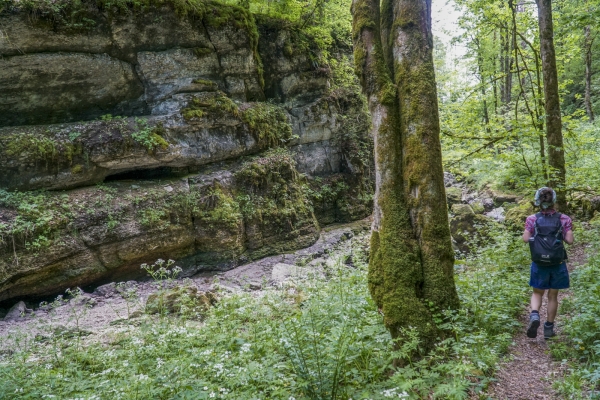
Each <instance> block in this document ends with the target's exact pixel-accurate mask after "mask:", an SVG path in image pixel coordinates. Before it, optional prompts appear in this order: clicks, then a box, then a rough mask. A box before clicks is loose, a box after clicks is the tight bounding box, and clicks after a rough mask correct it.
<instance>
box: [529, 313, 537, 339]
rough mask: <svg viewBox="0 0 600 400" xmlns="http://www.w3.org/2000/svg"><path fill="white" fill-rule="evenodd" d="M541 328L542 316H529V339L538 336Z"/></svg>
mask: <svg viewBox="0 0 600 400" xmlns="http://www.w3.org/2000/svg"><path fill="white" fill-rule="evenodd" d="M539 327H540V314H538V313H531V315H529V325H528V326H527V337H529V338H534V337H536V336H537V330H538V328H539Z"/></svg>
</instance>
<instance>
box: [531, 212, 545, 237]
mask: <svg viewBox="0 0 600 400" xmlns="http://www.w3.org/2000/svg"><path fill="white" fill-rule="evenodd" d="M542 216H543V214H542V213H541V212H539V213H537V214H535V223H534V224H533V228H534V229H535V231H534V233H533V236H534V237H535V236H537V234H538V219H540V218H541V217H542Z"/></svg>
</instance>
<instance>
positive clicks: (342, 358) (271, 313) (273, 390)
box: [0, 233, 527, 400]
mask: <svg viewBox="0 0 600 400" xmlns="http://www.w3.org/2000/svg"><path fill="white" fill-rule="evenodd" d="M497 238H498V242H497V243H496V244H494V245H493V246H490V247H488V248H486V249H484V250H482V251H481V252H480V253H479V254H478V256H477V257H473V258H471V259H467V260H464V262H463V263H461V264H459V265H458V266H457V270H458V273H457V285H458V289H459V293H460V296H461V301H462V308H461V311H460V312H457V313H454V314H449V315H443V314H439V315H438V318H439V321H438V322H439V323H440V324H444V325H445V327H446V328H447V329H450V330H452V332H453V333H454V335H453V338H451V339H448V340H445V341H444V342H441V343H439V345H438V347H437V348H436V350H435V351H434V352H432V353H431V354H429V355H427V356H425V357H421V358H415V357H414V356H413V355H414V354H415V350H416V349H418V346H419V339H418V335H417V333H416V332H414V331H407V332H405V334H404V339H403V340H402V341H400V342H398V343H397V346H396V348H395V350H394V347H393V344H392V343H390V340H389V335H388V333H387V331H386V330H385V328H384V326H383V324H382V321H381V316H380V315H379V314H378V313H377V310H376V308H375V306H374V304H373V302H372V301H371V299H370V296H369V294H368V291H367V288H366V271H367V254H366V253H367V244H366V243H367V240H366V238H365V237H359V238H354V239H353V240H352V241H351V242H350V243H348V244H346V247H343V248H341V249H339V250H338V251H337V252H336V253H335V254H333V255H331V257H330V258H329V259H328V261H327V264H326V265H325V266H324V267H323V271H322V273H323V274H324V275H325V276H326V277H327V279H323V278H318V277H317V276H315V277H309V278H306V279H298V280H296V281H293V282H288V283H286V284H284V285H283V286H282V287H278V288H274V287H271V288H266V289H264V290H263V291H260V292H240V293H227V292H223V293H220V295H219V296H220V300H219V302H218V303H217V304H216V305H215V306H214V307H212V308H211V309H209V310H208V311H206V312H205V313H203V314H202V318H197V317H195V316H194V315H193V314H188V315H186V314H181V315H180V314H176V315H175V314H174V315H170V314H167V315H164V314H161V315H159V316H150V315H144V316H143V317H142V318H140V319H134V320H126V321H125V323H124V324H121V325H119V326H113V327H110V328H107V329H106V330H103V331H100V332H96V333H95V334H93V335H90V336H87V337H86V338H84V339H81V343H79V344H77V343H74V341H73V340H72V339H68V338H65V337H63V336H60V335H55V334H53V332H54V331H53V330H52V329H51V327H48V330H49V332H48V333H47V335H45V337H46V338H47V339H46V340H44V341H35V340H33V341H32V340H25V336H24V335H22V336H19V335H17V336H14V337H12V338H5V340H7V342H5V344H7V346H8V348H10V352H4V353H1V354H0V379H1V380H2V382H3V384H2V385H0V398H12V399H32V398H35V399H38V398H86V399H92V398H94V399H105V398H106V399H143V398H157V399H161V398H162V399H167V398H168V399H171V398H177V399H186V398H188V399H205V398H206V399H210V398H235V399H265V398H268V399H285V400H289V399H298V400H299V399H349V398H352V399H384V398H404V399H420V398H424V397H427V396H434V397H435V398H447V399H463V398H467V394H468V393H469V392H478V391H480V390H481V389H482V388H483V387H485V385H486V384H487V382H488V381H489V379H490V377H491V375H492V373H493V372H494V369H495V367H496V363H497V362H498V359H499V357H500V355H501V354H502V352H503V351H505V350H506V348H507V346H508V345H509V343H510V341H511V339H510V338H511V333H512V331H513V329H514V328H515V327H516V326H517V325H518V323H517V321H516V318H515V317H516V315H518V314H519V313H520V312H521V310H522V305H523V302H524V299H525V293H526V291H527V286H526V272H527V271H526V265H527V263H526V262H525V261H526V257H527V255H526V253H525V252H524V251H522V250H523V249H521V247H515V246H517V244H516V241H515V239H514V238H512V237H509V236H506V235H504V234H500V233H499V234H498V235H497ZM77 342H79V341H77ZM393 359H399V360H400V361H401V362H400V363H399V364H398V365H400V366H398V367H393V366H392V360H393Z"/></svg>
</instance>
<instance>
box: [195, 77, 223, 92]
mask: <svg viewBox="0 0 600 400" xmlns="http://www.w3.org/2000/svg"><path fill="white" fill-rule="evenodd" d="M192 83H195V84H196V85H202V86H205V87H206V88H205V90H217V88H218V86H217V84H216V83H215V82H213V81H209V80H208V79H194V80H193V81H192Z"/></svg>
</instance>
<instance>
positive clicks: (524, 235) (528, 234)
mask: <svg viewBox="0 0 600 400" xmlns="http://www.w3.org/2000/svg"><path fill="white" fill-rule="evenodd" d="M569 232H571V231H569ZM529 238H531V232H529V231H528V230H527V229H525V232H523V241H524V242H525V243H529ZM565 241H566V239H565ZM567 243H569V242H567Z"/></svg>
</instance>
